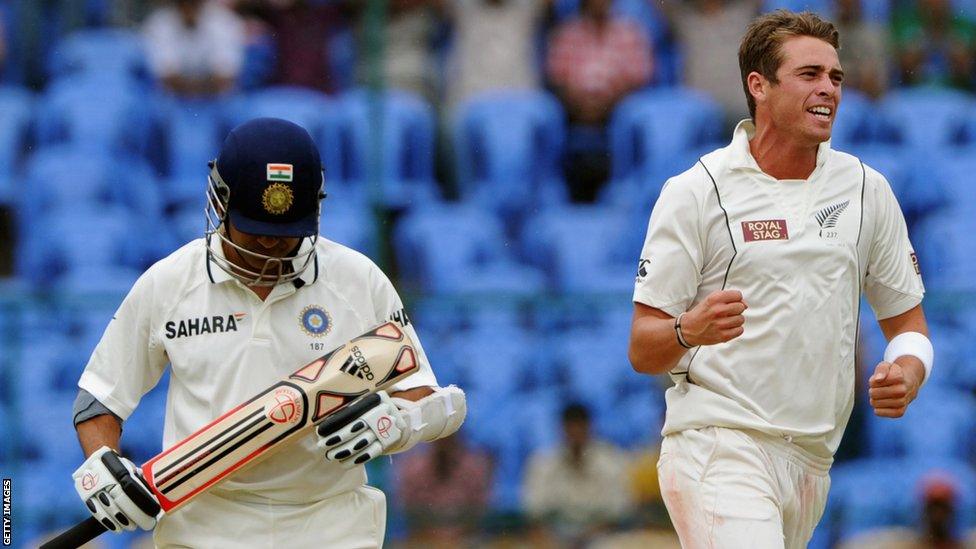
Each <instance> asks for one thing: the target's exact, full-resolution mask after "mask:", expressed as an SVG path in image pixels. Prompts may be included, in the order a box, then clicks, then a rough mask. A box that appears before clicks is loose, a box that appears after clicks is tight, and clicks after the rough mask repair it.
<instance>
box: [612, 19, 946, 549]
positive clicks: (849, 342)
mask: <svg viewBox="0 0 976 549" xmlns="http://www.w3.org/2000/svg"><path fill="white" fill-rule="evenodd" d="M838 48H839V37H838V32H837V30H836V28H835V27H834V25H833V24H831V23H830V22H827V21H824V20H822V19H820V18H819V17H818V16H816V15H814V14H812V13H808V12H807V13H799V14H797V13H791V12H787V11H782V10H781V11H775V12H772V13H769V14H766V15H762V16H759V17H758V18H757V19H755V20H754V21H753V23H752V24H751V25H750V26H749V27H748V29H747V31H746V34H745V36H744V38H743V39H742V43H741V45H740V47H739V66H740V70H741V73H742V84H743V87H744V90H745V95H746V100H747V102H748V105H749V112H750V115H751V118H750V119H747V120H743V121H742V122H740V123H739V124H738V126H737V127H736V129H735V131H734V133H733V136H732V141H731V143H730V144H729V145H728V146H726V147H725V148H722V149H718V150H716V151H714V152H712V153H709V154H707V155H705V156H703V157H702V158H701V159H700V160H699V161H698V162H697V163H696V164H695V166H694V167H692V168H691V169H689V170H688V171H686V172H684V173H682V174H680V175H678V176H676V177H673V178H671V179H669V180H668V181H667V183H666V184H665V186H664V188H663V190H662V191H661V195H660V198H659V199H658V201H657V203H656V204H655V205H654V209H653V212H652V213H651V216H650V222H649V224H648V229H647V238H646V240H645V243H644V248H643V252H642V254H641V259H640V262H639V265H638V273H637V279H636V287H635V290H634V316H633V321H632V325H631V336H630V347H629V355H630V360H631V363H632V364H633V367H634V369H635V370H637V371H638V372H642V373H647V374H662V373H665V372H667V373H668V374H669V375H670V377H671V379H672V380H673V381H674V386H672V387H671V388H670V389H668V391H667V394H666V403H667V414H666V418H665V423H664V429H663V432H662V434H663V435H664V439H663V441H662V446H661V456H660V461H659V463H658V470H659V480H660V484H661V491H662V495H663V497H664V501H665V504H666V505H667V508H668V512H669V514H670V516H671V520H672V522H673V524H674V527H675V529H676V530H677V533H678V536H679V538H680V540H681V545H682V547H685V548H689V549H697V548H741V547H749V548H751V549H767V548H783V547H786V548H800V547H806V545H807V543H808V541H809V540H810V538H811V536H812V534H813V531H814V528H815V527H816V525H817V522H818V521H819V520H820V517H821V515H822V514H823V511H824V506H825V504H826V501H827V491H828V489H829V486H830V477H829V475H828V472H829V469H830V466H831V463H832V462H833V455H834V452H835V451H836V450H837V447H838V445H839V443H840V440H841V436H842V435H843V433H844V427H845V426H846V424H847V421H848V418H849V417H850V414H851V410H852V408H853V405H854V386H855V385H854V381H855V377H856V373H857V372H856V366H855V351H854V349H855V345H856V342H857V337H858V316H859V313H860V310H859V307H860V303H861V296H862V295H864V296H865V297H866V298H867V301H868V302H869V303H870V305H871V307H872V308H873V310H874V314H875V316H876V318H877V319H878V323H879V324H880V326H881V329H882V331H883V332H884V334H885V336H886V338H887V339H888V346H887V348H886V350H885V353H884V357H883V359H882V360H881V361H880V362H879V363H878V364H877V366H876V367H875V368H874V372H873V373H872V375H871V377H870V382H869V385H870V403H871V406H872V407H873V408H874V413H875V414H877V415H878V416H881V417H889V418H897V417H900V416H902V415H903V414H904V413H905V410H906V408H907V407H908V405H909V404H910V403H911V402H912V400H914V399H915V397H916V395H917V393H918V391H919V388H920V387H921V386H922V385H923V384H924V383H925V380H926V378H927V377H928V375H929V373H930V371H931V368H932V360H933V349H932V344H931V343H930V342H929V339H928V337H927V333H928V329H927V327H926V322H925V316H924V314H923V311H922V306H921V302H922V296H923V293H924V288H923V285H922V279H921V276H920V274H919V270H918V266H917V265H918V263H917V261H916V258H915V252H914V250H913V248H912V245H911V243H910V242H909V239H908V231H907V229H906V226H905V220H904V217H903V215H902V213H901V210H900V208H899V206H898V202H897V201H896V200H895V196H894V195H893V194H892V191H891V188H890V187H889V185H888V182H887V181H886V180H885V178H884V177H883V176H882V175H881V174H879V173H878V172H876V171H875V170H873V169H871V168H870V167H868V166H865V165H864V163H863V162H861V161H860V160H858V159H857V158H856V157H854V156H851V155H849V154H846V153H842V152H839V151H835V150H832V149H831V148H830V132H831V127H832V124H833V122H834V119H835V117H836V115H837V109H838V107H839V106H840V102H841V90H842V82H843V77H844V73H843V70H842V68H841V66H840V62H839V61H838V56H837V49H838ZM878 358H881V357H878Z"/></svg>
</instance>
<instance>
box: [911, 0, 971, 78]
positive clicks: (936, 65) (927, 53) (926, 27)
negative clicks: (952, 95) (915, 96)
mask: <svg viewBox="0 0 976 549" xmlns="http://www.w3.org/2000/svg"><path fill="white" fill-rule="evenodd" d="M907 4H908V5H906V6H902V7H901V8H900V9H896V11H895V13H894V17H893V19H892V37H893V40H894V45H895V51H896V55H897V63H898V73H899V83H900V84H901V85H903V86H916V85H938V86H945V87H950V88H957V89H962V90H972V89H973V49H974V47H976V24H974V23H973V22H972V21H970V20H968V19H966V18H965V17H964V16H963V15H962V14H961V13H957V12H954V11H953V9H952V4H951V2H950V0H916V1H915V2H911V3H907Z"/></svg>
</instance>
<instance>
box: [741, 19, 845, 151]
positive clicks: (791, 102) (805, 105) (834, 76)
mask: <svg viewBox="0 0 976 549" xmlns="http://www.w3.org/2000/svg"><path fill="white" fill-rule="evenodd" d="M780 54H781V56H782V59H783V62H782V63H781V64H780V67H779V70H778V71H776V78H777V79H778V80H779V83H777V84H773V83H771V82H768V81H766V80H765V79H763V81H764V84H765V85H764V89H765V90H766V94H765V97H764V98H761V99H759V100H757V103H764V104H765V107H766V109H768V111H769V115H770V121H771V123H772V124H773V125H774V126H776V128H777V130H779V131H782V132H785V133H789V134H791V135H792V136H793V137H794V138H795V139H796V140H797V141H800V142H803V143H806V144H810V145H817V144H820V143H822V142H824V141H827V140H828V139H830V132H831V128H832V127H833V123H834V118H835V117H836V116H837V107H838V105H839V104H840V98H841V83H842V82H843V80H844V71H843V70H841V67H840V60H839V59H838V57H837V50H835V49H834V47H833V46H831V45H830V44H829V43H827V42H824V41H823V40H820V39H819V38H814V37H812V36H796V37H793V38H789V39H787V40H786V41H784V42H783V44H782V46H781V48H780Z"/></svg>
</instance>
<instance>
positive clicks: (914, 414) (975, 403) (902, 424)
mask: <svg viewBox="0 0 976 549" xmlns="http://www.w3.org/2000/svg"><path fill="white" fill-rule="evenodd" d="M867 427H868V439H869V444H870V448H871V455H873V456H876V457H879V458H881V457H890V456H899V455H902V456H907V457H909V458H913V459H918V458H922V457H925V458H931V457H946V458H956V459H967V458H969V457H971V456H973V455H974V452H976V399H974V398H973V396H972V395H971V394H968V393H966V392H964V391H961V390H959V389H956V388H946V387H938V386H935V385H934V384H931V385H930V384H926V387H925V388H924V389H923V390H921V391H919V394H918V398H916V399H915V401H914V402H912V404H911V405H910V406H909V408H908V411H907V412H906V413H905V415H904V417H902V418H900V419H898V420H896V421H893V420H891V419H887V418H879V417H877V416H874V415H873V414H871V415H869V416H868V424H867Z"/></svg>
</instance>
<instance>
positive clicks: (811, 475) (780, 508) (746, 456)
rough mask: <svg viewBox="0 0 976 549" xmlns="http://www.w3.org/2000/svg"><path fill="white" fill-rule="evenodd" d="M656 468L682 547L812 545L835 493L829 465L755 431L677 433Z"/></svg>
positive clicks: (730, 548) (753, 548) (712, 429)
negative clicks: (831, 489) (832, 493)
mask: <svg viewBox="0 0 976 549" xmlns="http://www.w3.org/2000/svg"><path fill="white" fill-rule="evenodd" d="M657 467H658V480H659V482H660V484H661V495H662V496H663V498H664V503H665V505H667V508H668V514H669V515H671V522H672V523H673V524H674V528H675V530H676V531H677V532H678V538H679V539H680V540H681V547H682V548H683V549H737V548H747V549H782V548H786V549H794V548H796V549H799V548H803V547H806V546H807V542H809V541H810V538H811V536H813V530H814V528H815V527H816V526H817V522H819V521H820V517H821V515H823V511H824V506H825V505H826V504H827V492H828V490H829V489H830V476H829V475H828V471H829V469H830V462H829V461H828V460H822V459H818V458H816V457H814V456H811V455H810V454H808V453H806V452H803V451H802V450H801V449H800V448H799V447H797V446H796V445H794V444H792V443H790V442H787V441H786V440H784V439H781V438H778V437H774V436H772V435H766V434H763V433H758V432H755V431H742V430H738V429H725V428H720V427H707V428H704V429H694V430H687V431H682V432H680V433H673V434H670V435H668V436H666V437H664V440H663V441H662V443H661V458H660V460H659V461H658V465H657Z"/></svg>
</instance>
